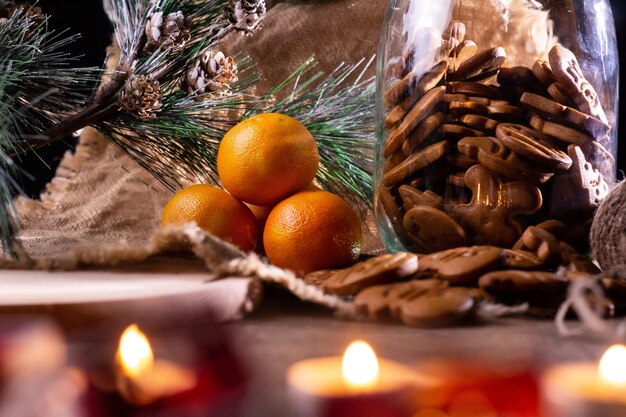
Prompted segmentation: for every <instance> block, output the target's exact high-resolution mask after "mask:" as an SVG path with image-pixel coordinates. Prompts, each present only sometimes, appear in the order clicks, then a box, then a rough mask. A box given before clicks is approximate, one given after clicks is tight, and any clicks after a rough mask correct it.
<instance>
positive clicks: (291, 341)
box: [225, 292, 608, 417]
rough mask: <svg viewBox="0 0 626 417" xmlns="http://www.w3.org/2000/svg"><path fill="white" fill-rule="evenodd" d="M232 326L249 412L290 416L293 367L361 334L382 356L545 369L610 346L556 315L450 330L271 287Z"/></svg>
mask: <svg viewBox="0 0 626 417" xmlns="http://www.w3.org/2000/svg"><path fill="white" fill-rule="evenodd" d="M225 327H226V329H227V330H228V331H229V333H230V335H231V336H232V337H233V339H234V341H235V346H236V347H237V348H238V349H239V351H240V354H241V356H242V358H243V359H244V361H245V362H246V363H247V365H248V367H249V369H250V370H251V371H252V375H253V379H252V394H251V396H250V398H249V406H248V408H249V409H248V410H247V412H246V413H245V416H246V417H261V416H263V417H266V416H267V417H270V416H288V415H289V414H287V413H286V407H287V391H286V385H285V378H284V377H285V372H286V371H287V368H288V367H289V366H290V365H291V364H292V363H294V362H296V361H299V360H302V359H305V358H311V357H316V356H329V355H341V354H342V353H343V350H344V349H345V348H346V347H347V345H348V344H349V343H350V342H351V341H353V340H355V339H364V340H366V341H368V342H369V343H370V344H371V345H372V346H373V347H374V349H375V350H376V351H377V353H378V354H379V355H380V356H384V357H386V358H389V359H394V360H397V361H400V362H403V363H406V364H411V363H416V362H417V361H419V360H420V359H424V358H426V359H430V358H437V357H441V356H443V357H446V356H453V357H454V356H459V355H468V356H470V357H472V356H477V357H480V358H483V359H485V360H504V361H520V360H527V361H531V362H532V363H534V364H536V365H538V366H539V367H540V368H541V367H543V366H546V365H548V364H551V363H555V362H561V361H576V360H597V359H599V358H600V356H601V355H602V353H603V352H604V350H605V349H606V348H607V346H608V344H607V342H605V341H603V340H601V339H598V338H595V337H593V336H591V335H586V336H580V337H569V338H564V337H561V336H559V334H558V331H557V329H556V326H555V324H554V322H553V321H551V320H533V319H520V318H516V319H499V320H497V321H494V322H492V323H485V324H480V325H475V326H469V327H459V328H447V329H415V328H409V327H405V326H402V325H396V324H389V323H385V324H378V323H359V322H349V321H344V320H341V319H338V318H335V317H333V316H332V314H331V313H329V312H328V311H327V310H325V309H322V308H319V307H317V306H312V305H308V304H304V303H301V302H299V301H297V300H295V299H293V298H292V297H290V296H288V295H287V294H284V293H282V292H280V294H278V293H276V292H270V293H269V294H267V295H266V299H265V300H264V302H263V306H262V307H261V309H260V310H259V311H257V312H256V313H254V314H252V315H251V316H249V317H248V318H245V319H243V320H240V321H237V322H232V323H229V324H227V325H225Z"/></svg>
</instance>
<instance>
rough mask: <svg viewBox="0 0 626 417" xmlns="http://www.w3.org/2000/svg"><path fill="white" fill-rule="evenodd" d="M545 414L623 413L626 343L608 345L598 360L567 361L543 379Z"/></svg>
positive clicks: (595, 416) (600, 416)
mask: <svg viewBox="0 0 626 417" xmlns="http://www.w3.org/2000/svg"><path fill="white" fill-rule="evenodd" d="M542 388H543V399H544V405H545V410H546V415H547V417H624V416H626V346H624V345H613V346H611V347H610V348H609V349H608V350H607V351H606V353H605V354H604V356H603V357H602V359H601V360H600V362H599V363H569V364H563V365H558V366H555V367H553V368H551V369H549V370H548V371H547V372H546V374H545V375H544V377H543V380H542Z"/></svg>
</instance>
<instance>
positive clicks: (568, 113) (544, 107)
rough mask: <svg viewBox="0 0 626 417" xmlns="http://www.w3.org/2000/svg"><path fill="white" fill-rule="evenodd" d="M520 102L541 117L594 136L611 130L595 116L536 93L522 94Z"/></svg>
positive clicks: (599, 135)
mask: <svg viewBox="0 0 626 417" xmlns="http://www.w3.org/2000/svg"><path fill="white" fill-rule="evenodd" d="M520 103H522V104H523V105H524V106H526V107H527V108H528V109H529V110H531V111H533V112H535V113H538V114H539V115H540V116H541V117H543V118H546V119H549V120H553V121H556V122H563V123H567V124H570V125H571V126H574V127H576V128H578V129H582V130H584V131H586V132H588V133H590V134H591V135H592V136H594V137H601V136H604V135H606V134H608V133H609V131H610V130H611V128H610V127H609V125H608V124H606V123H605V122H603V121H602V120H600V119H598V118H596V117H593V116H591V115H588V114H585V113H582V112H580V111H578V110H576V109H574V108H572V107H568V106H564V105H562V104H561V103H557V102H556V101H554V100H550V99H549V98H545V97H542V96H539V95H537V94H532V93H524V94H522V96H521V97H520Z"/></svg>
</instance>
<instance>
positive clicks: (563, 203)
mask: <svg viewBox="0 0 626 417" xmlns="http://www.w3.org/2000/svg"><path fill="white" fill-rule="evenodd" d="M567 153H568V154H569V156H570V158H571V159H572V161H573V163H572V167H571V168H570V169H569V170H568V171H566V172H563V173H560V174H558V175H555V176H554V179H553V181H552V189H553V192H552V198H551V200H550V201H551V204H550V214H551V215H552V216H554V217H557V218H566V217H568V216H571V215H577V214H588V213H590V212H592V211H593V210H594V209H595V208H596V207H598V206H599V205H600V203H601V202H602V201H603V200H604V198H605V197H606V196H607V194H608V193H609V186H608V185H607V183H606V182H605V181H604V178H603V177H602V174H601V173H600V172H599V171H598V170H597V169H595V168H594V167H593V166H592V165H591V164H590V163H589V162H587V160H586V158H585V155H584V154H583V152H582V150H581V148H580V147H579V146H576V145H569V146H568V147H567Z"/></svg>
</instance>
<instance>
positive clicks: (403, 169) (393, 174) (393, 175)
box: [383, 140, 450, 187]
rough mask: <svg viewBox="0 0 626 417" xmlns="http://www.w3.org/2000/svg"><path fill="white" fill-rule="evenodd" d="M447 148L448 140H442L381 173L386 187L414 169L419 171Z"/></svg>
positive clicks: (408, 174)
mask: <svg viewBox="0 0 626 417" xmlns="http://www.w3.org/2000/svg"><path fill="white" fill-rule="evenodd" d="M449 149H450V147H449V145H448V142H447V141H445V140H443V141H441V142H438V143H435V144H434V145H430V146H428V147H426V148H424V149H422V150H421V151H419V152H416V153H414V154H413V155H411V156H409V157H408V158H407V159H405V160H404V161H403V162H402V163H401V164H400V165H398V166H397V167H395V168H394V169H392V170H390V171H389V172H387V173H385V174H384V175H383V183H384V184H385V185H386V186H387V187H390V186H392V185H394V184H397V183H398V182H400V181H402V180H404V179H406V178H407V177H409V176H410V175H411V174H413V173H415V172H416V171H419V170H420V169H422V168H424V167H426V166H428V165H429V164H431V163H433V162H434V161H436V160H438V159H439V158H441V157H442V156H444V155H445V154H446V153H448V151H449Z"/></svg>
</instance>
